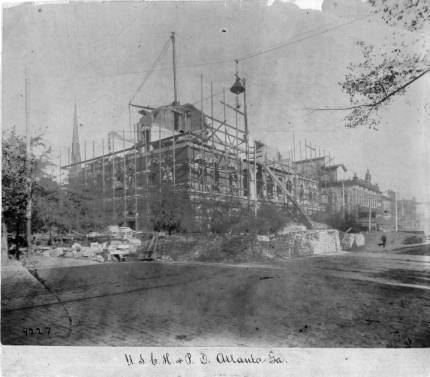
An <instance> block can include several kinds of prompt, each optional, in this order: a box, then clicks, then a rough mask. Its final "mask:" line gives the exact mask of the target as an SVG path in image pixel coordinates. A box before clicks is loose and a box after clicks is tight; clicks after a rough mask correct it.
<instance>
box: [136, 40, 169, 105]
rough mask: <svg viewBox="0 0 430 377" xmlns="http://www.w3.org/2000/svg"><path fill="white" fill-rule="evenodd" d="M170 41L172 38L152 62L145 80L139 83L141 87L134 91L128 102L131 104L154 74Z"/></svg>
mask: <svg viewBox="0 0 430 377" xmlns="http://www.w3.org/2000/svg"><path fill="white" fill-rule="evenodd" d="M169 42H170V38H169V39H168V40H167V41H166V43H165V44H164V46H163V48H162V50H161V52H160V54H159V55H158V57H157V58H156V59H155V61H154V63H152V66H151V68H150V69H149V71H148V73H147V75H146V76H145V78H144V79H143V81H142V82H141V84H140V85H139V87H138V88H137V89H136V91H135V92H134V94H133V96H132V97H131V99H130V101H129V102H128V104H129V105H131V104H132V103H133V100H134V99H135V98H136V96H137V94H138V93H139V91H140V90H141V89H142V87H143V85H145V83H146V82H147V81H148V79H149V77H150V76H151V75H152V73H153V71H154V69H155V67H156V65H157V64H158V62H159V61H160V60H161V58H162V57H163V56H164V54H165V53H166V52H167V49H168V45H169Z"/></svg>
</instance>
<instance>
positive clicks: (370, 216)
mask: <svg viewBox="0 0 430 377" xmlns="http://www.w3.org/2000/svg"><path fill="white" fill-rule="evenodd" d="M371 230H372V207H371V201H370V195H369V232H370V231H371Z"/></svg>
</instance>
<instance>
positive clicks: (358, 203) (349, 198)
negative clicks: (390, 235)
mask: <svg viewBox="0 0 430 377" xmlns="http://www.w3.org/2000/svg"><path fill="white" fill-rule="evenodd" d="M371 179H372V178H371V175H370V172H369V171H368V170H367V172H366V175H365V178H364V179H360V178H358V177H357V175H356V174H354V177H353V178H352V179H345V180H338V181H335V182H329V183H328V184H327V187H326V188H324V190H325V192H326V193H327V196H328V205H327V209H328V211H329V212H331V213H343V214H344V215H351V216H353V217H355V219H356V222H357V225H359V226H361V227H362V228H365V229H368V228H369V216H370V224H371V228H372V229H376V228H377V225H376V216H377V213H378V212H380V210H381V205H382V204H381V195H382V193H381V190H380V189H379V186H378V185H377V184H374V183H372V181H371Z"/></svg>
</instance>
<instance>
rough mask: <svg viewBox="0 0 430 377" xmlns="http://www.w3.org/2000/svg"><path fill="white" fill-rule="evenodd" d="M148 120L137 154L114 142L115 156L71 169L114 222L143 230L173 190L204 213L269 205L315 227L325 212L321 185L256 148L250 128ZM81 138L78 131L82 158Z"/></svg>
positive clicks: (197, 120) (175, 107) (190, 111)
mask: <svg viewBox="0 0 430 377" xmlns="http://www.w3.org/2000/svg"><path fill="white" fill-rule="evenodd" d="M237 111H238V112H239V113H241V114H242V112H241V111H239V110H237ZM140 114H141V118H140V120H139V121H138V123H137V124H136V130H137V134H136V135H135V138H134V139H135V140H136V141H135V143H134V144H133V145H132V146H131V147H128V148H122V149H120V150H115V148H113V147H112V146H113V140H109V141H108V145H109V146H110V147H109V148H108V153H105V154H103V155H101V156H97V157H94V158H91V159H87V160H85V161H81V159H80V158H79V157H80V156H78V154H77V153H75V155H76V158H74V159H73V160H72V164H69V165H68V166H66V167H64V168H70V175H69V177H70V179H71V180H73V179H75V180H77V179H79V180H80V181H81V182H83V184H84V185H85V186H86V187H93V188H96V189H97V190H98V195H97V200H99V201H100V206H101V207H103V209H104V212H105V213H106V215H107V216H111V217H112V219H118V217H121V218H122V219H123V223H126V224H128V225H129V226H131V227H133V228H136V229H139V228H141V224H143V223H145V221H144V219H148V218H149V217H150V216H151V215H150V211H151V202H153V201H154V198H155V197H157V195H158V194H157V193H160V192H161V191H162V189H163V188H166V187H168V188H169V190H170V191H171V192H172V193H184V194H186V196H187V198H189V199H190V200H191V201H192V202H193V203H195V204H196V207H199V206H200V204H199V203H202V201H205V200H215V201H216V200H220V201H226V200H231V199H234V200H235V201H236V203H237V202H241V203H243V204H244V205H249V206H253V207H255V208H257V207H258V206H259V205H260V204H261V202H263V201H269V202H272V203H276V204H278V205H285V206H286V207H287V208H289V209H290V210H291V215H292V217H294V218H296V219H298V218H300V219H301V220H302V221H303V222H304V223H306V224H307V225H308V226H311V222H310V219H309V218H308V217H307V215H310V214H312V213H313V212H316V211H318V203H319V196H318V181H317V180H315V179H312V178H309V177H305V176H303V175H302V174H299V173H298V172H297V171H296V169H295V167H294V165H293V164H292V163H291V161H288V160H285V159H282V156H281V155H280V154H279V153H276V154H274V155H273V154H271V153H269V152H270V148H268V147H267V146H266V145H264V144H263V143H261V142H257V141H254V142H249V135H248V133H247V129H246V127H239V126H238V125H232V124H229V122H228V120H226V119H225V120H222V121H219V120H216V119H215V118H214V117H212V116H209V115H207V114H205V113H203V112H202V111H201V110H198V109H197V108H196V107H194V106H193V105H190V104H185V105H180V104H172V105H167V106H161V107H159V108H155V109H154V108H142V109H141V110H140ZM75 118H76V116H75ZM214 121H215V122H217V124H216V125H214V124H213V122H214ZM75 123H76V122H75ZM112 137H113V136H112ZM77 138H78V134H77V127H74V139H73V148H74V150H75V151H76V150H78V149H79V148H78V147H77V146H78V145H79V142H78V141H77Z"/></svg>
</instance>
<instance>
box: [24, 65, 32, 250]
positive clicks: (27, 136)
mask: <svg viewBox="0 0 430 377" xmlns="http://www.w3.org/2000/svg"><path fill="white" fill-rule="evenodd" d="M25 141H26V174H27V180H28V182H27V206H26V211H25V215H26V220H27V222H26V236H27V253H31V251H32V242H31V241H32V239H31V207H32V200H31V191H32V177H31V123H30V81H29V79H28V72H27V70H26V71H25Z"/></svg>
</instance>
